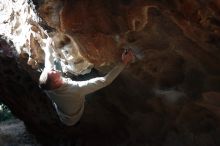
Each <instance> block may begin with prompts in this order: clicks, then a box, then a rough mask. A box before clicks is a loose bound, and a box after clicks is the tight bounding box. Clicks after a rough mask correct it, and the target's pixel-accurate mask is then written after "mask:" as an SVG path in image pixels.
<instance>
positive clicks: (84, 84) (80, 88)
mask: <svg viewBox="0 0 220 146" xmlns="http://www.w3.org/2000/svg"><path fill="white" fill-rule="evenodd" d="M124 67H125V65H124V64H122V63H121V64H119V65H117V66H115V67H114V68H113V69H112V70H111V71H110V72H109V73H108V74H107V75H106V76H104V77H96V78H93V79H90V80H87V81H72V80H71V79H68V78H64V79H63V80H64V84H63V85H62V86H61V87H59V88H58V89H55V90H49V91H46V92H47V94H48V96H49V97H50V98H51V99H52V100H53V101H54V105H55V107H56V110H57V113H58V115H59V117H60V120H61V121H62V122H63V123H64V124H66V125H69V126H71V125H74V124H76V123H77V122H78V121H79V120H80V118H81V116H82V114H83V111H84V102H85V95H87V94H89V93H92V92H95V91H97V90H99V89H101V88H103V87H105V86H107V85H109V84H111V82H112V81H113V80H114V79H115V78H116V77H117V76H118V75H119V74H120V72H121V71H122V70H123V69H124Z"/></svg>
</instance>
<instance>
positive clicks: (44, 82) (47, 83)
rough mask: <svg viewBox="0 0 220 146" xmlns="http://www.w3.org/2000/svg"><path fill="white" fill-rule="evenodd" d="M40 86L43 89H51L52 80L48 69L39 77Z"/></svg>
mask: <svg viewBox="0 0 220 146" xmlns="http://www.w3.org/2000/svg"><path fill="white" fill-rule="evenodd" d="M39 86H40V88H41V89H43V90H50V89H51V86H52V80H51V79H50V78H49V76H48V71H46V70H44V71H43V72H42V73H41V75H40V78H39Z"/></svg>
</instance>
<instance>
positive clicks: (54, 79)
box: [48, 70, 63, 89]
mask: <svg viewBox="0 0 220 146" xmlns="http://www.w3.org/2000/svg"><path fill="white" fill-rule="evenodd" d="M48 78H49V80H50V81H51V89H57V88H59V87H60V86H61V85H62V84H63V80H62V77H61V73H60V72H58V71H54V70H52V71H50V72H49V73H48Z"/></svg>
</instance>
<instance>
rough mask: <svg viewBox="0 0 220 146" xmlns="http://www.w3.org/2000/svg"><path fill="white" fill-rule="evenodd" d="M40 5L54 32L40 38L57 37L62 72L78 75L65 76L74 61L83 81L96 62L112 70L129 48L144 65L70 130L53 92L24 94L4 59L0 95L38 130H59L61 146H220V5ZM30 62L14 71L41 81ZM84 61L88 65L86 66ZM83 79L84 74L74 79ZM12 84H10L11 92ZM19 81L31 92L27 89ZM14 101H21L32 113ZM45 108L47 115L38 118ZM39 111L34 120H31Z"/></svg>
mask: <svg viewBox="0 0 220 146" xmlns="http://www.w3.org/2000/svg"><path fill="white" fill-rule="evenodd" d="M34 3H35V4H37V5H38V7H37V11H38V12H39V15H40V16H41V17H42V19H43V20H44V21H45V23H47V25H49V27H45V23H44V26H43V25H41V26H42V27H41V26H40V25H39V26H38V27H40V29H43V28H44V29H47V30H48V31H47V32H46V31H44V30H42V31H43V32H44V33H45V35H46V36H48V38H49V37H51V38H52V39H53V40H54V50H55V52H56V53H57V54H56V53H55V54H56V55H57V56H58V58H59V57H60V58H61V59H62V61H64V64H65V65H64V66H63V67H64V68H65V67H67V68H68V67H69V68H70V69H67V71H69V72H71V69H73V67H74V66H71V61H72V65H74V64H75V66H77V65H78V66H79V68H78V69H79V70H78V71H76V70H75V71H76V72H75V73H76V74H77V73H80V72H81V71H84V69H85V68H86V67H89V68H90V67H91V66H93V65H94V66H95V68H96V69H98V70H99V71H102V72H106V71H108V69H109V67H110V66H112V65H113V64H115V63H116V62H117V61H119V60H120V54H121V52H122V51H123V48H132V49H133V51H134V52H135V54H136V56H137V59H136V62H135V63H133V64H131V65H130V66H129V67H128V68H126V69H125V71H124V72H123V73H122V74H121V75H120V76H119V77H118V78H117V80H116V81H114V82H113V83H112V84H111V85H110V86H109V87H106V88H105V89H102V90H100V91H99V92H96V93H94V94H92V95H89V96H88V102H87V103H86V109H85V114H84V115H83V117H82V120H81V123H80V124H79V125H78V126H77V127H75V128H74V127H71V128H66V127H62V126H61V125H60V123H59V121H57V117H56V115H55V113H53V112H52V111H53V108H52V106H51V105H50V103H48V102H49V101H48V100H47V98H46V97H45V95H44V94H43V93H42V92H38V91H40V90H39V89H38V88H37V87H35V86H37V84H36V82H34V83H33V86H34V87H35V88H34V89H32V90H33V91H32V90H29V91H30V92H24V93H23V92H16V91H17V90H18V89H19V88H18V89H17V88H15V87H16V85H17V82H15V81H14V82H12V81H13V80H14V78H13V77H14V76H13V75H10V72H9V73H8V72H7V66H4V65H5V64H6V62H7V61H6V62H5V61H4V57H1V60H0V61H1V62H0V63H1V66H0V67H1V75H2V76H3V77H4V78H3V79H0V83H1V84H0V85H1V87H2V89H4V90H0V91H1V95H4V96H2V97H3V99H5V103H6V104H9V105H11V106H10V107H11V109H12V110H14V113H15V114H17V115H18V116H19V117H20V118H21V119H22V120H24V121H25V123H27V125H28V126H29V127H30V129H32V131H35V132H36V133H37V134H39V133H43V134H45V135H47V136H48V134H49V135H50V134H51V133H53V134H52V135H54V136H55V137H56V136H58V137H59V136H61V134H62V136H61V138H60V139H62V140H61V141H60V142H64V141H65V142H66V144H70V143H77V145H106V146H107V145H110V146H112V145H128V146H129V145H132V146H133V145H153V146H157V145H160V146H161V145H163V146H180V145H207V146H210V145H213V146H214V145H216V146H217V145H220V141H219V136H220V131H219V130H220V129H219V126H220V125H219V118H220V117H219V116H220V115H219V109H220V106H219V104H218V103H219V98H220V96H219V92H220V64H219V62H220V55H219V54H220V46H219V35H220V33H219V28H220V23H219V22H220V17H219V15H220V12H219V8H220V4H219V2H218V0H212V1H211V0H210V1H201V0H195V1H193V2H192V1H189V0H184V1H182V0H175V1H174V0H168V1H159V0H158V1H151V0H146V1H144V0H143V1H142V0H130V1H129V0H92V1H91V0H78V1H71V0H65V1H61V0H45V1H37V0H35V1H34ZM1 25H2V24H1ZM33 36H34V35H33ZM33 36H32V37H31V35H30V38H33ZM9 39H11V40H12V42H14V41H13V39H12V38H10V37H9ZM31 40H32V41H30V42H31V44H32V45H33V46H35V48H36V49H35V50H38V49H37V48H39V47H36V46H41V49H39V50H41V51H42V49H43V47H42V46H44V44H43V43H42V44H40V43H39V42H41V41H39V42H38V41H36V40H34V39H31ZM42 40H43V38H42ZM43 42H44V41H43ZM38 43H39V45H38ZM0 44H1V48H2V50H1V52H3V53H2V54H1V55H2V56H7V54H8V52H10V51H9V50H10V49H7V48H10V47H7V43H5V42H4V41H1V43H0ZM14 44H15V43H14ZM45 44H46V39H45ZM38 52H39V51H34V53H35V55H33V56H34V57H33V58H34V59H36V58H39V57H42V54H40V53H38ZM69 52H72V53H69ZM65 53H66V54H65ZM9 54H10V53H9ZM32 54H33V53H32ZM71 54H72V55H71ZM29 55H30V54H29ZM56 55H55V56H56ZM68 55H69V56H68ZM9 56H10V55H9ZM37 56H38V57H37ZM71 57H72V58H71ZM6 60H7V59H6ZM9 60H10V59H9ZM21 60H23V59H21ZM42 60H43V59H42ZM86 61H88V62H89V63H85V62H86ZM12 62H13V61H12ZM14 62H15V60H14ZM17 62H19V61H17ZM24 62H25V61H22V63H20V65H19V64H18V66H21V67H18V68H16V66H17V65H16V64H15V63H14V64H10V65H9V68H10V66H11V67H12V66H13V67H14V69H16V70H21V71H19V72H17V74H19V75H21V76H22V73H23V72H26V74H24V75H23V76H29V75H31V77H32V79H33V80H37V77H38V74H37V75H36V72H35V71H34V70H31V69H30V67H27V66H26V65H25V63H24ZM65 62H66V63H65ZM81 62H84V63H85V64H84V65H85V66H84V67H83V69H80V67H82V65H83V64H81ZM90 63H91V64H90ZM68 65H69V66H68ZM86 65H88V66H86ZM23 69H24V70H23ZM5 70H6V72H5ZM12 70H13V68H12ZM9 71H10V70H9ZM27 72H28V73H29V75H28V73H27ZM33 72H35V74H34V73H33ZM72 73H74V72H73V70H72ZM81 73H82V72H81ZM7 74H9V75H7ZM35 75H36V76H35ZM89 75H90V76H92V73H91V74H89ZM81 77H83V78H84V77H85V76H79V77H76V78H77V79H79V78H81ZM8 80H10V84H9V85H8V86H6V87H5V86H4V84H5V83H6V82H7V81H8ZM24 82H25V81H24ZM30 82H31V81H30ZM25 83H26V82H25ZM18 84H19V86H21V87H23V86H24V89H28V87H29V84H23V85H22V84H21V83H20V82H19V83H18ZM30 84H31V85H32V83H30ZM11 87H13V88H12V89H11ZM9 91H15V92H14V93H17V94H14V93H10V92H9ZM25 91H26V90H25ZM18 95H19V96H18ZM24 95H25V96H24ZM11 97H13V98H11ZM24 97H31V98H24ZM38 97H42V98H41V100H38ZM44 97H45V98H44ZM11 99H13V100H11ZM15 99H23V100H22V101H23V102H22V107H26V110H25V111H26V113H27V115H26V114H24V113H25V112H24V111H23V110H20V109H19V107H20V106H19V105H17V104H16V103H17V100H15ZM44 102H46V103H47V104H46V105H48V106H44V105H43V104H42V103H44ZM14 104H15V105H14ZM13 105H14V106H13ZM28 105H31V106H32V107H34V108H30V106H28ZM42 107H44V108H42ZM38 108H42V111H40V112H36V111H37V109H38ZM31 109H35V110H33V111H32V110H31ZM47 111H50V112H47ZM33 113H37V114H36V116H31V115H32V114H33ZM28 117H32V118H28ZM45 117H47V118H45ZM38 118H39V119H41V120H40V121H41V122H39V120H37V119H38ZM42 121H43V122H42ZM52 121H54V122H52ZM58 125H59V126H58ZM41 126H42V127H47V129H48V130H46V131H45V129H44V128H40V127H41ZM36 127H37V128H36ZM54 131H56V132H54ZM59 132H60V133H61V134H59ZM54 133H56V134H54ZM47 136H45V139H47ZM56 139H57V140H58V138H57V137H56ZM63 139H66V140H64V141H63ZM67 139H68V140H67ZM58 141H59V140H58Z"/></svg>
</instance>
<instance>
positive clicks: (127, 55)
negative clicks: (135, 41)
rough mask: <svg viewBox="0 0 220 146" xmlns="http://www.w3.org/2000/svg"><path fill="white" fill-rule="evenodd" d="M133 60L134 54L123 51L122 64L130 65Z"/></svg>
mask: <svg viewBox="0 0 220 146" xmlns="http://www.w3.org/2000/svg"><path fill="white" fill-rule="evenodd" d="M134 59H135V56H134V53H133V52H132V50H130V49H129V50H128V49H125V51H124V52H123V54H122V62H123V63H124V64H125V65H127V64H129V63H132V62H133V61H134Z"/></svg>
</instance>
